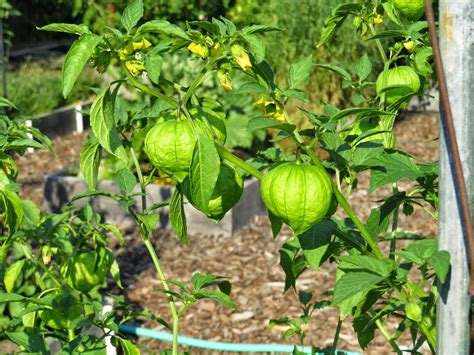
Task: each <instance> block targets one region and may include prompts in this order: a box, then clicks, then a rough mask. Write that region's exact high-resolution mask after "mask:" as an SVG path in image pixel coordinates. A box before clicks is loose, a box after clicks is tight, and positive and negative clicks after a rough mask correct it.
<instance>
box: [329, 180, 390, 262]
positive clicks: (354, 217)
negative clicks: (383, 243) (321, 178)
mask: <svg viewBox="0 0 474 355" xmlns="http://www.w3.org/2000/svg"><path fill="white" fill-rule="evenodd" d="M333 190H334V195H335V196H336V199H337V202H339V205H340V206H341V207H342V208H343V210H344V211H345V212H346V213H347V215H348V216H349V218H350V219H351V220H352V222H354V224H355V225H356V227H357V228H358V229H359V231H360V233H361V234H362V237H363V238H364V240H365V242H366V243H367V244H368V245H369V246H370V248H371V249H372V251H373V253H374V256H375V257H376V258H377V259H380V260H382V259H384V257H383V255H382V253H381V251H380V249H379V248H378V247H377V244H375V242H374V241H373V239H372V236H371V235H370V233H369V231H368V230H367V228H366V227H365V225H364V224H363V223H362V222H361V220H360V219H359V217H357V215H356V214H355V212H354V210H353V209H352V207H351V205H349V203H348V202H347V200H346V199H345V198H344V196H343V195H342V193H341V192H340V191H339V190H338V189H337V188H336V187H334V189H333Z"/></svg>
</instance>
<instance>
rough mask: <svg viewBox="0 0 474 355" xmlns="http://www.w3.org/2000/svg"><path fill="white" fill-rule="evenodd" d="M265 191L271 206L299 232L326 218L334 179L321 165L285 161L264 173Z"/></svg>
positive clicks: (263, 191)
mask: <svg viewBox="0 0 474 355" xmlns="http://www.w3.org/2000/svg"><path fill="white" fill-rule="evenodd" d="M261 194H262V199H263V202H264V203H265V205H266V206H267V208H268V210H269V211H270V212H271V213H272V214H273V215H275V216H277V217H279V218H281V220H282V221H283V222H285V223H286V224H288V225H289V226H290V227H291V229H292V230H293V232H294V233H295V234H296V235H299V234H302V233H304V232H306V231H307V230H309V229H310V228H311V227H313V226H314V225H315V224H316V223H318V222H320V221H322V220H323V219H324V218H325V216H326V214H327V213H328V211H329V208H330V206H331V199H332V183H331V179H330V178H329V176H328V175H327V173H326V172H325V171H324V170H322V169H321V168H318V167H316V166H313V165H302V164H298V163H284V164H281V165H278V166H277V167H275V168H274V169H272V170H270V171H269V172H267V173H266V174H265V175H264V176H263V179H262V186H261Z"/></svg>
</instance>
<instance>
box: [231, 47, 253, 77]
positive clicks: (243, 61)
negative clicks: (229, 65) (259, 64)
mask: <svg viewBox="0 0 474 355" xmlns="http://www.w3.org/2000/svg"><path fill="white" fill-rule="evenodd" d="M231 53H232V57H234V59H235V62H236V63H237V65H238V66H239V67H241V68H242V69H243V70H244V71H247V70H249V69H250V68H252V63H251V62H250V58H249V55H248V54H247V52H246V51H245V49H244V48H243V47H242V46H239V45H238V44H236V45H233V46H232V48H231Z"/></svg>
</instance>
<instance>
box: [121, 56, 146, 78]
mask: <svg viewBox="0 0 474 355" xmlns="http://www.w3.org/2000/svg"><path fill="white" fill-rule="evenodd" d="M125 66H126V67H127V69H128V70H129V71H130V73H132V74H133V75H135V76H137V75H139V74H141V73H142V72H143V71H144V70H145V66H144V65H143V62H140V61H138V60H129V61H127V62H125Z"/></svg>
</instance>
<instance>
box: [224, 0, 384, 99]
mask: <svg viewBox="0 0 474 355" xmlns="http://www.w3.org/2000/svg"><path fill="white" fill-rule="evenodd" d="M334 4H335V2H334V0H299V1H294V0H268V1H261V0H237V1H236V4H235V6H234V7H233V8H232V9H230V11H229V13H228V16H229V17H230V19H231V20H232V21H234V22H236V23H238V24H239V25H242V26H244V25H252V24H254V23H259V24H262V25H268V26H274V27H279V28H281V29H284V31H278V32H269V33H268V34H267V35H266V36H265V38H263V42H264V44H265V47H266V52H267V53H272V55H271V56H268V62H269V63H270V65H271V66H272V68H274V70H275V76H276V82H277V83H279V84H281V83H282V82H283V81H285V80H286V76H287V73H288V69H289V63H291V61H292V60H294V58H301V57H305V56H309V55H312V56H313V57H314V61H315V62H316V63H326V62H331V63H332V64H333V65H338V66H340V67H343V68H347V67H351V66H352V65H353V63H355V62H356V61H357V60H358V58H360V56H361V53H368V55H369V56H370V58H372V59H373V65H374V67H375V69H376V71H379V70H381V69H382V68H383V63H382V61H381V60H379V59H378V58H377V57H376V52H375V48H374V46H367V43H364V42H363V41H361V40H360V39H359V38H358V37H357V36H355V33H354V28H353V26H352V24H351V23H345V24H343V25H342V26H341V28H340V29H339V31H338V32H337V33H336V34H335V35H334V37H333V39H332V42H331V45H330V46H326V47H324V48H316V45H317V43H318V42H319V39H320V37H321V31H322V28H323V25H324V21H325V19H326V18H327V17H328V16H329V15H330V14H331V10H332V9H333V8H334ZM373 79H375V78H373ZM340 83H341V80H340V76H338V75H337V74H336V73H334V72H331V71H321V70H320V71H314V72H313V73H312V74H311V78H310V80H309V83H308V92H309V93H310V94H309V96H310V97H309V101H311V103H312V104H313V105H319V106H322V105H323V104H324V103H327V102H330V103H332V104H335V105H338V104H341V103H347V102H349V101H350V97H349V96H348V95H346V94H345V92H344V90H341V85H340Z"/></svg>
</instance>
